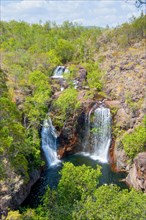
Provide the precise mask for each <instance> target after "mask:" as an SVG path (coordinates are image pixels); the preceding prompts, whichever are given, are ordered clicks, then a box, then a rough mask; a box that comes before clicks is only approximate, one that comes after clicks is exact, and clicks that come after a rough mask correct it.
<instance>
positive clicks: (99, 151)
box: [92, 106, 111, 163]
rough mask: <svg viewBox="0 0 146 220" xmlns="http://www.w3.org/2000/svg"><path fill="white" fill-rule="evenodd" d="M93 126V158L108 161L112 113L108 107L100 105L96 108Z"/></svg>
mask: <svg viewBox="0 0 146 220" xmlns="http://www.w3.org/2000/svg"><path fill="white" fill-rule="evenodd" d="M93 127H94V130H93V155H92V158H93V159H97V160H99V161H101V162H103V163H107V162H108V152H109V147H110V143H111V115H110V110H109V109H108V108H104V107H103V106H100V107H99V108H97V109H96V110H95V112H94V122H93Z"/></svg>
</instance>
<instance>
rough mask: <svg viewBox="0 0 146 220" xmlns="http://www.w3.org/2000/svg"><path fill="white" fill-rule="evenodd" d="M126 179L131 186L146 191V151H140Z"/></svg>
mask: <svg viewBox="0 0 146 220" xmlns="http://www.w3.org/2000/svg"><path fill="white" fill-rule="evenodd" d="M126 181H127V183H128V184H129V185H130V186H131V187H134V188H135V189H137V190H142V191H144V192H146V152H143V153H139V154H138V155H137V157H136V158H135V159H134V164H133V166H132V168H131V169H130V171H129V174H128V176H127V178H126Z"/></svg>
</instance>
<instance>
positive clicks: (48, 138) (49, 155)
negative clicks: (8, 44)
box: [41, 119, 60, 166]
mask: <svg viewBox="0 0 146 220" xmlns="http://www.w3.org/2000/svg"><path fill="white" fill-rule="evenodd" d="M41 137H42V149H43V152H44V154H45V157H46V161H47V164H48V165H49V166H53V165H56V164H57V163H59V162H60V161H59V159H58V157H57V145H56V138H57V135H56V131H55V128H54V127H53V125H52V121H51V119H48V120H44V123H43V127H42V132H41Z"/></svg>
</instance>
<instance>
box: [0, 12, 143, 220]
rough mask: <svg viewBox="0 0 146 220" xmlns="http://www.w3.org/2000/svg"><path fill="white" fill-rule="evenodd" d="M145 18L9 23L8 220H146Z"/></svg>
mask: <svg viewBox="0 0 146 220" xmlns="http://www.w3.org/2000/svg"><path fill="white" fill-rule="evenodd" d="M145 21H146V19H145V15H143V14H141V16H140V17H139V18H135V19H134V18H132V19H131V20H130V21H129V22H128V23H125V24H122V25H121V26H118V27H116V28H113V29H112V28H103V29H101V28H98V27H91V28H88V27H82V26H80V25H79V26H78V25H76V24H71V23H69V22H67V23H64V24H62V25H61V26H55V25H54V24H53V23H52V24H51V26H49V25H48V24H42V25H41V24H28V23H27V22H21V21H20V22H17V21H10V22H3V21H0V23H1V25H2V30H1V32H2V37H1V40H2V44H1V51H0V52H1V54H2V56H1V57H0V61H1V64H2V65H1V69H0V96H1V97H0V105H1V108H0V145H1V146H0V178H1V179H0V189H1V192H0V201H1V202H0V215H1V216H2V218H3V219H7V220H10V219H14V220H15V219H31V220H41V219H50V220H64V219H67V220H78V219H93V220H96V219H97V217H98V218H99V219H102V220H107V219H108V220H111V219H123V220H132V219H136V220H138V219H142V220H144V219H145V214H146V213H145V210H146V207H145V204H146V201H145V199H146V197H145V192H146V163H145V161H146V132H145V127H146V118H145V113H146V105H145V59H146V55H145V37H144V33H145V27H146V25H144V24H145ZM24 30H25V31H24ZM123 180H126V183H128V186H127V185H126V184H125V182H123ZM127 188H128V189H127ZM127 204H128V205H127ZM26 207H28V208H26ZM29 207H30V208H29ZM109 218H110V219H109Z"/></svg>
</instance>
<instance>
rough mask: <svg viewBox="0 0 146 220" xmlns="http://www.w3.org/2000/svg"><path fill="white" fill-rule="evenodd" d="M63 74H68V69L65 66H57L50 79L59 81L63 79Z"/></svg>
mask: <svg viewBox="0 0 146 220" xmlns="http://www.w3.org/2000/svg"><path fill="white" fill-rule="evenodd" d="M63 73H69V69H67V68H66V67H65V66H57V67H56V69H55V70H54V75H53V76H52V78H54V79H59V78H60V79H61V78H63Z"/></svg>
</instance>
